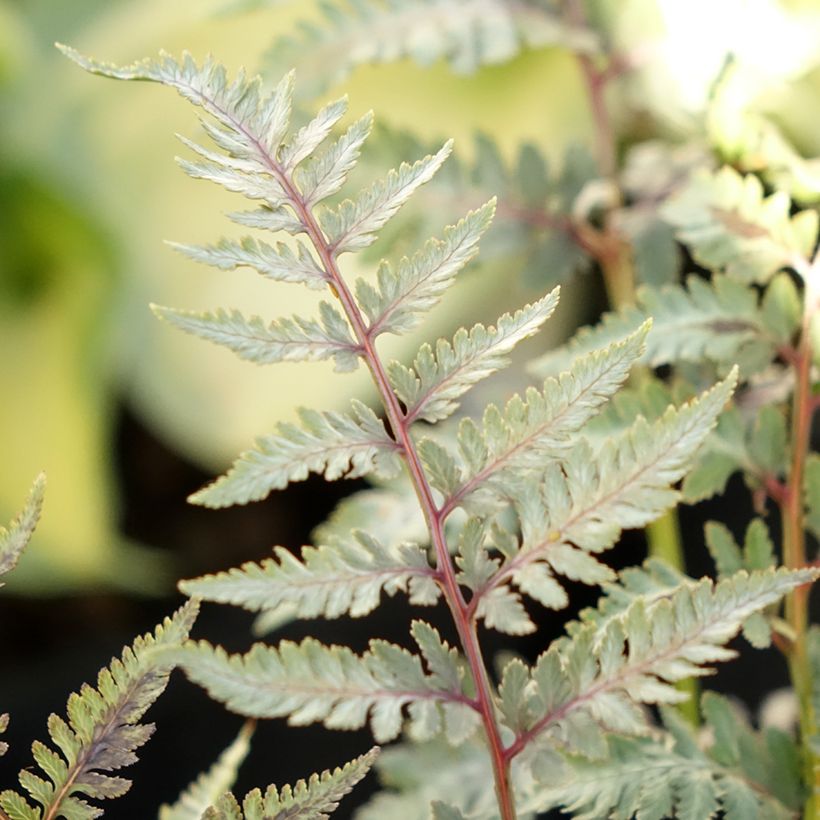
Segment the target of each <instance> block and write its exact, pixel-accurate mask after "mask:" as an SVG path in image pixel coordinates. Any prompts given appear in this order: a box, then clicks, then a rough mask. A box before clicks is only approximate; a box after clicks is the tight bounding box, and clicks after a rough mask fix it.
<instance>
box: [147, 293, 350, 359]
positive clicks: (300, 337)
mask: <svg viewBox="0 0 820 820" xmlns="http://www.w3.org/2000/svg"><path fill="white" fill-rule="evenodd" d="M152 309H153V311H154V313H155V314H156V315H157V316H159V317H160V318H161V319H165V320H166V321H167V322H170V323H171V324H172V325H175V326H176V327H178V328H180V329H181V330H184V331H185V332H186V333H190V334H192V335H194V336H199V337H200V338H202V339H207V340H208V341H211V342H214V343H216V344H219V345H223V346H225V347H227V348H228V349H230V350H232V351H234V353H236V354H237V355H238V356H239V357H240V358H242V359H247V360H248V361H251V362H256V363H257V364H270V363H271V362H300V361H302V362H304V361H320V360H322V359H330V358H332V359H333V360H334V363H335V366H336V370H338V371H340V372H344V371H349V370H355V369H356V367H357V366H358V360H359V356H360V355H361V348H360V347H359V345H357V344H356V342H355V340H354V339H353V337H352V336H351V335H350V326H349V325H348V324H347V322H346V321H345V319H344V318H343V317H342V315H341V314H340V313H339V312H338V311H337V310H336V308H334V307H333V306H332V305H330V304H328V303H327V302H321V303H320V304H319V313H320V315H321V317H322V322H321V324H320V323H319V322H318V321H316V320H315V319H303V318H302V317H300V316H293V317H292V318H282V319H275V320H273V321H271V322H268V323H266V322H265V321H264V320H263V319H261V318H260V317H259V316H251V317H250V318H246V317H245V316H243V315H242V314H241V313H240V312H239V311H238V310H231V311H225V310H221V309H219V310H217V311H216V312H215V313H192V312H189V311H184V310H175V309H173V308H167V307H160V306H158V305H152Z"/></svg>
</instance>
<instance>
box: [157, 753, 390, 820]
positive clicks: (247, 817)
mask: <svg viewBox="0 0 820 820" xmlns="http://www.w3.org/2000/svg"><path fill="white" fill-rule="evenodd" d="M378 753H379V749H378V747H374V748H373V749H371V750H370V751H369V752H368V753H367V754H364V755H362V756H361V757H357V758H356V759H355V760H352V761H351V762H350V763H348V764H346V765H345V766H343V767H342V768H339V769H335V770H334V771H332V772H329V771H324V772H322V773H321V774H313V775H311V776H310V779H309V780H308V781H307V783H306V782H305V781H304V780H300V781H298V782H297V783H296V785H295V786H283V787H282V788H281V789H277V788H276V786H268V788H267V789H266V790H265V793H264V794H262V792H261V791H260V790H259V789H254V790H253V791H251V792H249V793H248V794H247V795H246V796H245V799H244V800H243V801H242V806H241V807H240V805H239V803H238V802H237V800H236V798H235V797H234V796H233V795H232V794H225V795H223V796H222V797H220V799H219V800H218V801H216V803H215V805H213V806H211V807H210V808H208V810H207V811H206V812H205V813H204V814H203V815H201V817H202V820H327V818H328V817H329V816H330V815H331V814H332V813H333V812H334V811H335V810H336V808H337V807H338V805H339V801H340V800H341V799H342V798H343V797H344V796H345V795H346V794H348V793H349V792H350V791H351V789H352V788H353V787H354V786H355V785H356V784H357V783H358V782H359V781H360V780H361V779H362V778H363V777H364V776H365V775H366V774H367V772H368V771H369V769H370V767H371V766H372V765H373V761H374V760H375V759H376V756H377V755H378ZM160 820H162V818H160Z"/></svg>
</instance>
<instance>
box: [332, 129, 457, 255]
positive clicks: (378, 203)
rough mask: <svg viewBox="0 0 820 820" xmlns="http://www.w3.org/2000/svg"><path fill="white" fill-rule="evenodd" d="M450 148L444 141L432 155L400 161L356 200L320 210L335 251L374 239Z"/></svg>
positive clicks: (357, 248)
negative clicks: (409, 160)
mask: <svg viewBox="0 0 820 820" xmlns="http://www.w3.org/2000/svg"><path fill="white" fill-rule="evenodd" d="M452 149H453V142H452V140H448V141H447V142H446V143H445V144H444V145H443V146H442V147H441V148H440V149H439V150H438V151H437V152H436V153H435V154H434V155H432V156H427V157H424V159H420V160H418V161H417V162H414V163H413V164H412V165H410V164H409V163H407V162H403V163H402V164H401V165H400V166H399V167H398V168H397V169H395V170H392V171H390V172H389V173H388V174H387V176H386V177H385V178H384V179H380V180H377V181H376V182H374V183H373V184H372V185H371V186H370V187H369V188H366V189H365V190H364V191H362V192H361V193H360V194H359V195H358V196H357V197H356V199H345V200H344V201H343V202H340V203H339V204H338V205H337V206H336V207H335V208H332V209H328V210H325V211H323V212H322V214H321V217H320V221H321V225H322V229H323V231H324V233H325V236H326V237H327V242H328V245H329V246H330V247H331V249H332V250H333V252H334V253H335V254H342V253H346V252H349V251H355V250H361V249H362V248H366V247H367V246H368V245H370V244H372V243H373V242H374V241H375V239H376V231H378V230H379V228H381V227H382V226H383V225H384V224H385V222H387V221H388V220H389V219H391V218H392V217H393V216H394V215H395V214H396V212H397V211H398V210H399V208H401V206H402V205H404V203H405V202H407V200H408V199H410V197H411V196H412V195H413V193H414V192H415V191H416V189H417V188H419V187H420V186H422V185H424V183H425V182H429V181H430V180H431V179H432V178H433V175H434V174H435V173H436V171H438V169H439V168H441V166H442V164H443V163H444V161H445V160H446V159H447V157H448V156H450V152H451V151H452Z"/></svg>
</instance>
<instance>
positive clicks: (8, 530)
mask: <svg viewBox="0 0 820 820" xmlns="http://www.w3.org/2000/svg"><path fill="white" fill-rule="evenodd" d="M45 487H46V477H45V475H44V474H43V473H40V475H38V476H37V478H36V479H35V481H34V485H33V486H32V488H31V491H30V493H29V496H28V499H27V500H26V503H25V506H24V507H23V509H22V511H21V512H20V514H19V515H18V516H17V517H16V518H15V519H14V520H13V521H12V522H11V523H10V524H9V525H8V527H0V575H5V574H6V573H7V572H10V571H11V570H12V569H14V567H15V566H17V562H18V561H19V560H20V555H21V554H22V552H23V550H24V549H25V548H26V546H27V545H28V542H29V541H30V540H31V536H32V535H33V534H34V528H35V527H36V526H37V522H38V521H39V520H40V512H41V510H42V508H43V494H44V493H45ZM0 586H2V583H0Z"/></svg>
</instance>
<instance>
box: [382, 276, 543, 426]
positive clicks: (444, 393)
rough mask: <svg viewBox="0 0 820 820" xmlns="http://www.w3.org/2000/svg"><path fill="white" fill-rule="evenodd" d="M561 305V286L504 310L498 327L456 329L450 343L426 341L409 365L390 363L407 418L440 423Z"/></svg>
mask: <svg viewBox="0 0 820 820" xmlns="http://www.w3.org/2000/svg"><path fill="white" fill-rule="evenodd" d="M557 304H558V289H557V288H556V289H555V290H553V291H552V292H551V293H549V294H547V296H545V297H544V298H543V299H539V300H538V301H537V302H535V303H533V304H532V305H527V306H526V307H523V308H521V309H520V310H517V311H516V312H515V314H514V315H513V316H510V314H509V313H505V314H504V315H503V316H502V317H501V318H500V319H499V320H498V324H497V326H496V327H492V326H491V327H489V328H486V327H484V325H475V326H474V327H473V328H472V329H471V330H470V331H469V332H468V331H466V330H464V329H463V328H462V329H461V330H459V331H457V332H456V335H455V336H454V337H453V342H452V344H450V343H449V342H447V341H445V340H444V339H440V340H439V341H438V342H437V343H436V348H435V352H434V351H433V348H432V347H431V346H430V345H429V344H424V345H422V347H421V349H420V350H419V352H418V354H417V355H416V358H415V360H414V362H413V368H412V369H410V368H408V367H405V366H404V365H402V364H400V363H399V362H396V361H393V362H390V364H389V365H388V370H387V372H388V375H389V376H390V381H391V384H392V385H393V389H394V390H395V391H396V395H397V396H398V397H399V399H401V401H402V402H404V405H405V408H406V411H405V412H406V417H407V418H408V419H409V420H410V422H412V421H415V420H417V419H419V420H422V421H428V422H431V423H432V422H436V421H441V420H443V419H446V418H448V417H449V416H451V415H452V414H453V413H454V412H455V411H456V410H457V409H458V401H457V399H458V398H460V397H461V396H462V395H463V394H464V393H466V392H467V391H468V390H469V389H470V388H471V387H472V386H473V385H474V384H476V383H477V382H479V381H481V380H482V379H485V378H486V377H487V376H489V375H491V374H492V373H495V372H496V371H497V370H500V369H501V368H502V367H504V366H505V365H506V364H507V363H508V362H509V359H508V358H507V354H508V353H509V352H510V351H511V350H512V349H513V347H515V345H517V344H518V342H520V341H522V340H523V339H526V338H527V337H528V336H532V335H533V334H534V333H536V332H537V331H538V330H539V329H540V328H541V325H542V324H543V323H544V322H545V321H546V320H547V319H549V317H550V316H551V315H552V312H553V311H554V310H555V307H556V305H557Z"/></svg>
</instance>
